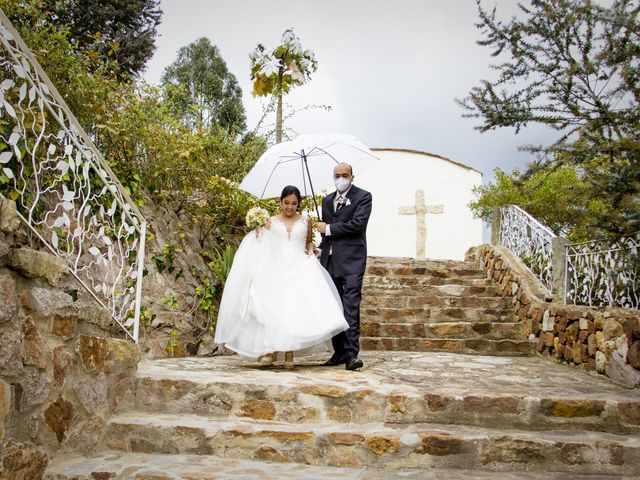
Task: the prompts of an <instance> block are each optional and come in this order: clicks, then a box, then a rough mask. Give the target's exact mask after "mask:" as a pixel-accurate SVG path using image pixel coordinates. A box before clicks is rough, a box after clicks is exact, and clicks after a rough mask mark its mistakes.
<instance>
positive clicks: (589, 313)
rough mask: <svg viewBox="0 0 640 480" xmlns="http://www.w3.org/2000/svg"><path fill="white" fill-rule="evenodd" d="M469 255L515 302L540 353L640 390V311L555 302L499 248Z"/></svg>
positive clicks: (483, 248)
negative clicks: (639, 387) (535, 340)
mask: <svg viewBox="0 0 640 480" xmlns="http://www.w3.org/2000/svg"><path fill="white" fill-rule="evenodd" d="M468 256H469V259H475V260H477V261H478V262H479V263H480V265H481V266H482V267H483V268H484V269H485V271H486V272H487V277H488V278H491V279H493V280H494V281H495V283H496V287H497V291H498V293H499V294H500V295H502V296H508V297H511V298H512V301H513V307H514V311H515V313H516V315H517V317H518V319H519V320H520V321H522V322H526V323H527V324H528V325H529V327H530V333H531V335H533V336H534V337H535V338H536V339H537V349H538V351H539V352H540V353H541V354H543V355H550V356H552V357H554V358H557V359H559V360H562V361H566V362H568V363H570V364H572V365H577V366H580V367H583V368H585V369H587V370H590V371H597V372H599V373H602V374H605V375H607V376H608V377H609V378H611V379H612V380H613V381H614V382H616V383H618V384H621V385H624V386H626V387H637V386H639V385H640V311H638V310H634V309H623V308H609V307H606V308H602V307H601V308H595V307H594V308H592V307H587V306H574V305H564V304H562V303H556V302H551V301H549V300H550V299H549V295H548V292H547V291H546V289H545V288H544V287H543V286H542V284H541V283H540V282H539V281H538V280H537V279H536V278H535V276H534V275H533V274H531V272H530V271H529V270H528V269H527V267H526V266H525V265H524V263H523V262H522V261H521V260H520V258H519V257H518V256H516V255H515V254H514V253H513V252H511V251H510V250H509V249H508V248H506V247H503V246H500V245H482V246H480V247H478V248H477V249H475V250H474V251H471V252H469V253H468ZM532 338H533V337H532Z"/></svg>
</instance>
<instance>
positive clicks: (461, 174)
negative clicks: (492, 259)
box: [354, 150, 482, 260]
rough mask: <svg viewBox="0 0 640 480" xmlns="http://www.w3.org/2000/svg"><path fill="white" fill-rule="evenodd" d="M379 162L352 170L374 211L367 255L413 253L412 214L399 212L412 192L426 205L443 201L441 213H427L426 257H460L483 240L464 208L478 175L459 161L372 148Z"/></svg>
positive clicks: (414, 229)
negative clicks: (418, 192) (419, 192)
mask: <svg viewBox="0 0 640 480" xmlns="http://www.w3.org/2000/svg"><path fill="white" fill-rule="evenodd" d="M374 153H375V154H376V155H378V156H379V157H380V161H378V162H374V163H373V164H371V165H370V166H368V167H366V168H365V169H364V170H363V171H362V172H357V171H356V172H354V173H355V183H356V185H359V186H361V187H362V188H364V189H365V190H369V191H370V192H371V193H372V195H373V212H372V215H371V219H370V221H369V226H368V229H367V245H368V253H369V255H372V256H392V257H415V256H416V235H417V227H416V226H417V221H416V216H415V215H400V214H399V210H400V207H401V206H412V205H415V201H416V190H418V189H421V190H423V191H424V197H425V203H426V204H427V206H429V205H442V206H443V207H444V212H443V213H442V214H430V213H428V214H427V216H426V250H425V251H426V255H425V256H426V257H427V258H434V259H454V260H462V259H464V253H465V252H466V251H467V249H468V248H469V247H471V246H474V245H480V244H481V243H482V222H481V220H478V219H474V218H473V217H472V215H471V211H470V210H469V207H468V206H467V205H468V203H469V202H470V201H471V200H472V198H473V197H472V188H473V187H474V186H476V185H481V184H482V174H481V173H480V172H478V171H476V170H473V169H470V168H468V167H466V166H464V165H461V164H457V163H455V162H452V161H450V160H447V159H443V158H440V157H437V156H432V155H429V154H425V153H421V152H412V151H402V150H374Z"/></svg>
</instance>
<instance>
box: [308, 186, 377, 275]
mask: <svg viewBox="0 0 640 480" xmlns="http://www.w3.org/2000/svg"><path fill="white" fill-rule="evenodd" d="M336 195H337V192H333V193H332V194H330V195H327V196H326V197H324V199H323V200H322V220H323V221H324V222H326V223H328V224H329V225H331V227H329V228H330V231H331V235H325V236H324V237H323V239H322V242H321V243H320V248H321V249H322V253H321V254H320V263H321V264H322V266H323V267H325V268H326V267H327V264H328V262H329V251H331V252H332V256H333V272H334V275H335V276H337V277H340V276H344V275H353V274H363V275H364V271H365V268H366V266H367V236H366V231H367V223H368V222H369V216H370V215H371V203H372V197H371V194H370V193H369V192H367V191H366V190H363V189H361V188H358V187H356V186H355V185H351V188H350V189H349V191H348V192H347V199H348V202H346V203H349V205H346V204H345V205H344V206H343V207H342V208H340V209H338V210H337V211H336V210H334V208H333V203H334V199H335V197H336Z"/></svg>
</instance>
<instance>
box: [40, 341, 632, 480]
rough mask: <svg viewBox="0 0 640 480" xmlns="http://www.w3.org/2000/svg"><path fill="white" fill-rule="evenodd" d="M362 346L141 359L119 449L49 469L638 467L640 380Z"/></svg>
mask: <svg viewBox="0 0 640 480" xmlns="http://www.w3.org/2000/svg"><path fill="white" fill-rule="evenodd" d="M362 358H363V360H364V362H365V368H364V369H363V370H362V371H360V372H348V371H345V370H344V369H343V367H342V368H340V367H334V368H327V367H322V366H321V365H320V361H321V359H312V360H310V361H305V362H300V361H298V365H297V366H296V368H295V369H294V370H291V371H289V370H285V369H284V368H282V367H281V366H278V365H276V366H274V367H270V368H267V367H263V366H261V365H259V364H257V363H251V362H247V361H245V360H243V359H241V358H239V357H236V356H231V357H216V358H180V359H165V360H154V361H145V362H142V363H141V364H140V367H139V371H138V383H137V394H136V408H135V410H134V411H130V412H128V413H126V414H122V415H118V416H115V417H112V418H111V419H110V421H109V428H108V433H107V439H106V447H107V448H108V449H110V451H106V452H103V453H102V454H101V455H100V456H98V457H94V458H92V459H89V460H86V461H84V462H83V461H81V460H78V459H70V460H68V461H67V462H66V463H65V462H64V461H63V460H62V459H60V460H59V461H58V462H57V463H56V464H55V465H53V466H52V467H50V469H49V472H48V477H47V478H50V479H60V480H62V479H71V478H73V479H80V478H140V479H141V478H154V479H173V478H185V479H186V478H190V479H195V478H201V479H209V478H231V479H233V478H260V479H269V478H275V477H278V478H346V479H350V478H354V479H355V478H362V479H365V478H367V479H368V478H371V479H378V478H380V479H382V478H390V479H396V478H398V479H399V478H408V479H414V478H416V479H417V478H427V479H430V478H434V479H436V478H437V479H440V478H442V479H452V480H457V479H460V480H463V479H472V478H478V479H489V478H495V479H498V478H500V479H511V478H525V479H526V478H532V479H533V478H542V477H544V478H550V479H552V478H558V479H560V478H562V479H569V478H607V475H609V476H611V478H640V391H638V390H627V389H624V388H621V387H618V386H616V385H614V384H612V383H611V382H610V381H609V380H608V379H606V378H605V377H602V376H598V375H595V374H592V373H587V372H586V371H582V370H579V369H576V368H573V367H569V366H567V365H563V364H557V363H554V362H553V361H552V360H551V359H548V358H540V357H533V358H526V357H504V356H501V357H489V356H474V355H464V354H455V353H446V352H431V353H429V352H364V353H363V355H362ZM127 468H129V469H132V470H126V472H129V473H126V472H125V469H127ZM154 469H156V470H159V471H160V472H164V473H162V474H158V475H156V474H155V473H153V471H156V470H154ZM134 471H135V472H138V473H134ZM74 472H75V473H74ZM81 472H85V473H84V474H81ZM100 472H102V474H101V473H100ZM215 472H224V473H220V474H218V473H215ZM492 472H494V473H492ZM498 472H499V473H498ZM138 474H139V475H138ZM90 475H91V476H90ZM96 475H98V476H96ZM101 475H102V476H101ZM109 475H112V476H109ZM589 475H591V476H592V477H589Z"/></svg>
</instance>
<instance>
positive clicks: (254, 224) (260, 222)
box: [245, 207, 270, 228]
mask: <svg viewBox="0 0 640 480" xmlns="http://www.w3.org/2000/svg"><path fill="white" fill-rule="evenodd" d="M269 218H270V217H269V212H267V211H266V210H265V209H264V208H262V207H253V208H250V209H249V211H248V212H247V217H246V219H245V220H246V222H247V227H249V228H261V227H264V226H265V225H266V224H267V222H268V221H269Z"/></svg>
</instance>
